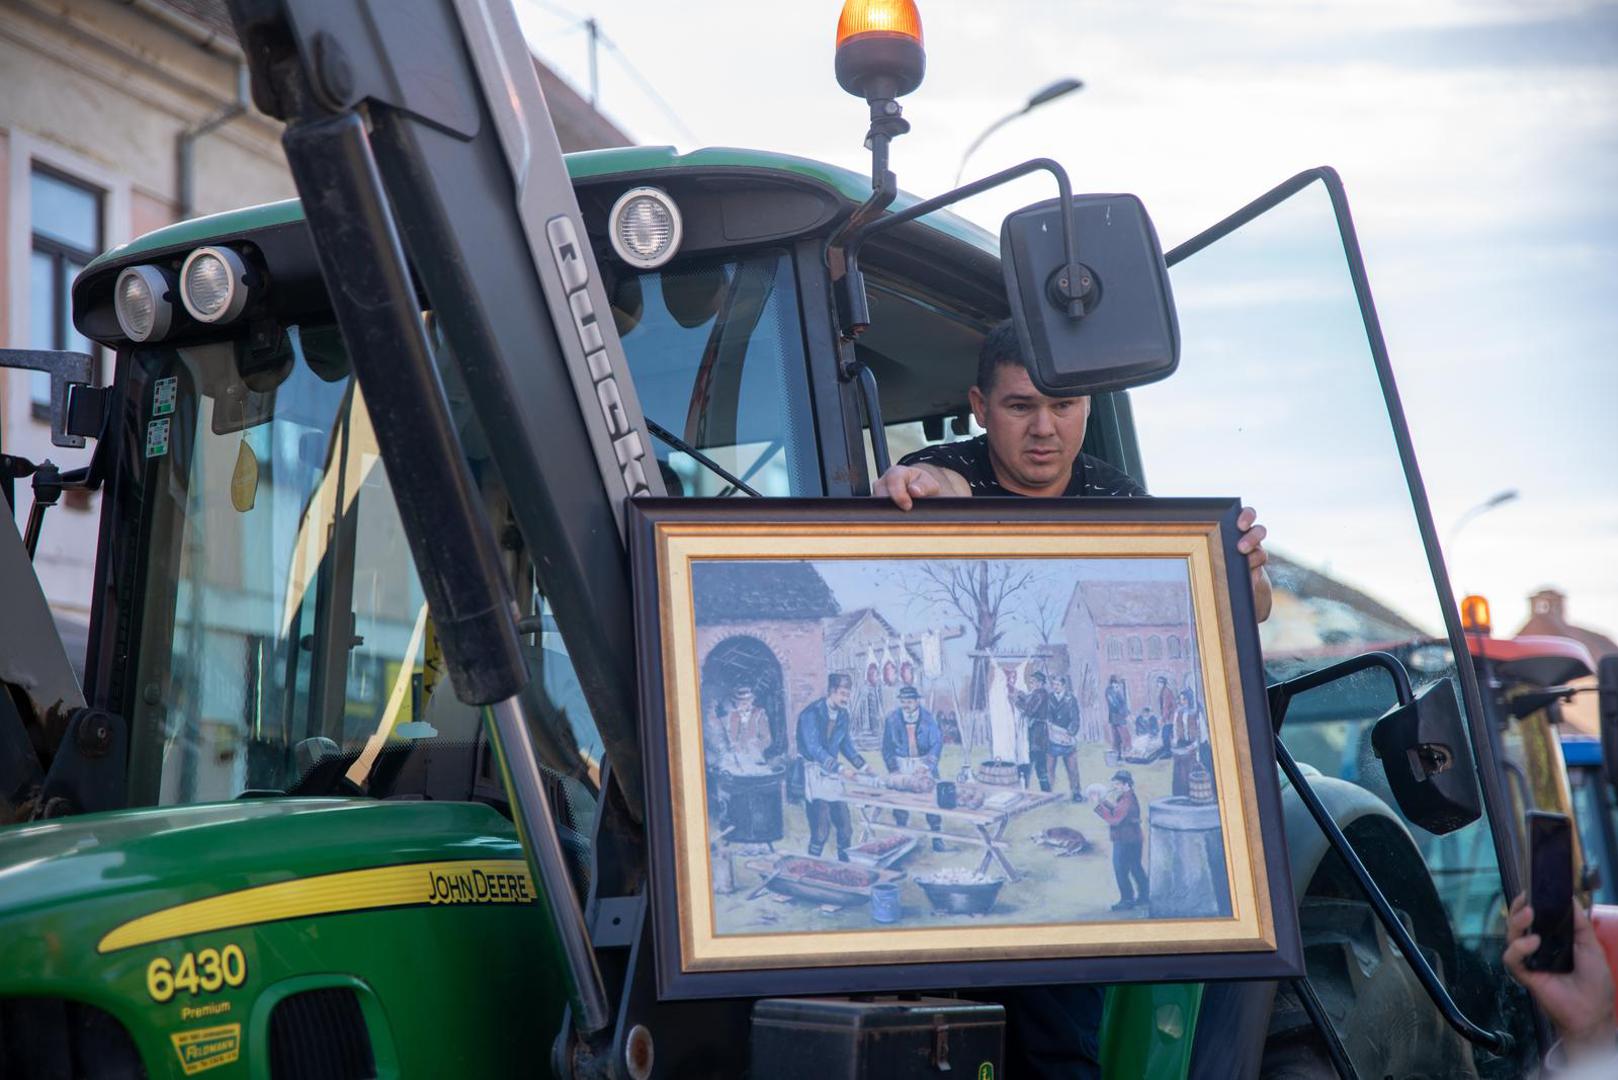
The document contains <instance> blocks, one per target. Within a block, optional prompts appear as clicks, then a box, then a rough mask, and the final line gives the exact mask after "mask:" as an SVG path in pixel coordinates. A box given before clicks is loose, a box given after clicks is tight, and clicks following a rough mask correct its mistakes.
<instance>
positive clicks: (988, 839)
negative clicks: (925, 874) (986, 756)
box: [843, 782, 1063, 881]
mask: <svg viewBox="0 0 1618 1080" xmlns="http://www.w3.org/2000/svg"><path fill="white" fill-rule="evenodd" d="M956 789H957V791H958V792H959V791H966V790H968V789H972V790H977V791H981V792H983V794H984V796H985V797H990V798H992V797H993V796H994V795H997V794H999V793H1001V792H1015V793H1016V796H1017V797H1016V799H1015V800H1013V801H1012V802H1010V803H1008V804H1006V805H1005V806H979V807H972V808H968V807H965V806H955V807H950V808H948V809H946V808H944V807H942V806H939V805H938V802H937V798H936V796H934V794H933V793H932V792H930V791H929V792H927V793H925V794H923V793H920V792H912V791H891V790H888V789H886V788H878V787H873V786H867V785H865V784H856V783H846V782H845V783H844V785H843V790H844V793H845V794H844V795H843V799H844V801H846V802H848V803H849V804H851V805H853V806H856V807H858V808H859V812H860V836H859V840H860V842H861V843H864V842H865V841H867V840H870V839H871V838H872V837H873V836H875V835H876V830H877V829H889V830H892V831H893V832H898V833H904V834H906V835H909V836H915V837H920V838H926V837H941V838H944V839H949V840H957V841H960V842H962V843H966V844H972V845H974V846H978V847H981V848H983V861H982V862H980V863H978V867H977V872H978V873H980V874H981V873H983V872H984V871H986V870H988V868H989V864H990V863H991V862H998V863H999V864H1000V867H1001V869H1003V870H1005V872H1006V876H1007V878H1008V879H1009V880H1011V881H1021V880H1022V875H1021V874H1020V873H1018V872H1017V868H1016V867H1015V866H1013V865H1011V860H1010V859H1009V858H1007V856H1006V851H1005V847H1004V841H1005V838H1006V827H1007V826H1008V825H1010V824H1011V819H1012V818H1014V817H1018V816H1020V815H1022V814H1026V813H1027V812H1028V811H1030V810H1037V809H1038V808H1039V807H1041V806H1049V805H1050V804H1051V803H1054V802H1059V801H1061V799H1062V797H1063V796H1062V795H1060V794H1058V793H1056V792H1043V791H1023V790H1021V789H1020V788H1014V787H997V786H995V785H993V784H957V785H956ZM884 810H890V811H891V810H903V811H905V812H907V813H908V814H910V815H911V817H910V820H911V821H912V822H913V821H915V818H916V815H918V814H937V815H938V816H939V817H940V818H942V819H943V820H944V821H946V822H952V823H953V822H959V823H962V824H965V825H966V826H968V827H969V831H967V832H948V833H946V832H943V831H942V830H941V831H939V832H933V831H932V830H930V829H926V828H920V829H918V828H916V827H915V826H914V825H900V824H897V823H896V822H892V821H880V820H878V815H879V814H881V812H882V811H884Z"/></svg>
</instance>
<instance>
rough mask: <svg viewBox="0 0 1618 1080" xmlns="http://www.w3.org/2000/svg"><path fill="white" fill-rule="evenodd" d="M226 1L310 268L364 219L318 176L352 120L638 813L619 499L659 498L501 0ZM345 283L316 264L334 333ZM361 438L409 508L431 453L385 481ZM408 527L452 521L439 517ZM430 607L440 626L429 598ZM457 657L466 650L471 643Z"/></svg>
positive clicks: (380, 391)
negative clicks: (280, 157)
mask: <svg viewBox="0 0 1618 1080" xmlns="http://www.w3.org/2000/svg"><path fill="white" fill-rule="evenodd" d="M232 13H233V15H234V17H235V19H236V24H237V30H238V33H239V35H240V37H241V40H242V42H243V45H244V48H245V50H246V52H247V58H248V63H249V65H250V67H251V69H252V73H253V92H254V96H255V99H256V100H257V102H258V103H259V105H260V107H261V108H263V109H264V110H265V111H267V112H270V113H272V114H274V115H276V116H279V117H281V118H282V119H284V120H286V121H287V124H288V127H287V132H286V135H285V137H284V140H283V141H284V144H285V146H286V150H287V156H288V161H289V163H290V164H291V166H292V170H293V174H294V177H295V179H296V180H297V182H298V188H299V193H300V195H301V196H302V198H303V203H304V212H305V215H306V216H307V218H308V220H309V223H310V227H311V229H313V230H314V239H315V244H316V248H317V250H319V251H320V252H321V256H322V262H323V266H325V267H327V275H328V278H330V277H331V276H332V273H331V268H330V265H329V262H328V258H327V256H328V252H331V253H332V254H340V253H341V250H342V249H343V248H344V247H345V246H346V244H347V241H345V240H342V239H339V238H341V237H345V236H347V237H350V238H352V237H353V236H354V234H355V233H356V231H362V230H364V229H367V228H370V227H371V223H367V222H361V221H360V220H359V217H360V214H361V212H362V211H361V209H360V208H358V207H355V206H353V205H348V204H347V203H346V201H345V200H344V199H341V198H339V197H338V195H337V192H336V190H335V187H334V184H333V183H332V180H331V177H330V175H329V173H330V170H331V169H332V168H336V167H339V166H336V165H334V164H333V163H332V162H330V161H329V160H326V159H329V157H330V155H332V154H333V153H334V152H335V147H334V145H333V144H332V137H333V132H332V131H331V129H330V128H329V127H325V126H323V125H329V124H331V123H332V122H334V121H341V120H342V119H343V118H351V119H352V120H354V121H356V122H361V123H363V125H364V128H365V136H366V137H365V139H364V141H365V143H366V144H367V148H368V152H369V155H370V156H371V157H373V158H374V167H375V170H376V171H377V173H378V174H379V176H380V179H381V183H382V186H383V188H384V189H385V192H386V200H385V203H386V205H385V206H383V207H382V208H380V211H379V213H381V214H382V215H383V216H385V217H388V218H390V219H391V222H392V223H393V227H394V228H396V229H397V234H398V237H399V239H400V240H401V241H402V242H403V246H404V249H405V251H406V252H408V254H409V257H410V262H411V268H412V269H413V270H414V272H415V275H416V277H417V279H418V280H419V281H420V282H421V284H422V286H423V288H424V289H425V292H426V297H425V302H426V303H427V304H430V305H431V307H432V308H433V310H434V311H435V313H436V318H437V319H438V320H439V323H440V325H441V326H442V327H443V330H444V334H445V336H446V338H447V339H448V341H449V344H450V345H451V347H452V350H453V352H454V354H455V357H456V358H457V361H456V362H457V363H458V365H459V367H460V369H461V370H460V373H461V376H462V378H463V381H464V383H465V386H466V390H467V394H468V396H469V398H470V401H471V403H472V406H473V409H474V411H475V413H476V416H477V419H478V422H479V423H480V425H481V426H482V428H483V429H484V431H485V432H486V433H487V435H488V442H489V445H490V447H491V448H492V452H493V458H494V461H495V465H496V467H497V468H498V469H499V472H500V475H501V478H502V480H503V482H504V485H505V488H506V490H507V491H508V492H509V493H510V494H511V497H512V502H513V509H514V513H515V515H516V517H517V524H518V527H519V528H520V529H521V531H522V533H523V536H524V539H525V540H526V541H527V543H528V547H529V550H530V551H531V552H533V553H534V554H535V560H534V561H535V570H536V573H537V574H538V576H539V583H540V586H541V588H542V590H543V591H544V593H545V595H546V597H547V599H548V600H549V602H550V605H551V608H552V610H553V611H554V613H555V616H556V621H557V625H558V627H559V629H560V630H561V632H562V634H563V637H564V638H565V639H566V641H567V643H568V651H569V655H570V657H571V659H572V661H573V664H574V666H575V669H576V671H577V674H578V678H579V682H580V685H581V687H582V689H583V692H584V695H585V698H586V700H587V701H588V703H589V706H590V711H591V713H592V715H593V717H594V719H595V721H596V725H597V727H598V729H599V730H600V732H601V736H602V740H603V742H604V744H605V747H606V750H607V753H608V755H609V756H610V757H611V758H612V759H613V761H614V764H615V765H616V768H614V770H613V775H614V776H615V777H616V778H617V782H618V784H619V786H620V788H621V789H622V791H623V794H624V796H625V800H626V802H627V804H628V806H629V807H630V809H631V811H632V812H633V813H634V814H635V816H636V817H638V816H639V812H640V778H641V769H640V763H639V753H638V748H637V737H636V734H635V648H634V641H633V630H632V609H631V606H630V584H629V573H628V564H627V559H626V556H625V553H624V546H623V540H622V504H623V500H624V499H625V498H627V497H629V496H631V495H636V494H661V493H662V480H661V477H660V475H659V474H658V471H657V469H656V467H655V464H650V463H652V462H653V460H654V459H653V457H652V453H651V443H650V440H649V438H648V436H647V435H646V433H645V425H644V421H643V419H642V417H641V413H640V407H639V403H638V400H637V398H636V397H635V393H634V388H633V386H632V385H631V383H630V380H629V377H628V373H627V367H626V365H625V363H624V358H623V348H622V345H621V344H620V343H619V341H618V335H617V331H616V328H615V327H614V325H613V322H612V319H611V318H610V317H606V313H607V311H608V307H607V299H606V294H605V292H604V290H603V289H602V286H601V283H600V279H599V275H598V273H597V269H596V264H595V259H594V256H593V255H592V254H591V253H590V251H589V247H588V241H587V240H586V239H585V234H584V227H583V223H582V221H581V219H580V216H579V210H578V203H577V201H576V199H575V198H574V195H573V189H572V186H571V184H570V183H569V181H568V177H567V172H566V167H565V165H564V163H563V160H562V154H561V150H560V147H559V146H558V144H557V141H556V135H555V131H554V129H553V127H552V126H551V122H550V118H549V114H548V113H547V112H546V109H545V102H544V97H543V94H542V92H541V90H540V87H539V83H538V79H537V76H536V75H535V73H534V69H533V61H532V58H531V56H530V54H529V52H528V49H527V46H526V45H525V44H524V42H523V38H522V34H521V32H520V30H519V28H518V26H517V22H516V18H515V16H514V15H513V13H512V11H511V7H510V4H509V2H508V0H494V2H490V0H357V2H353V3H343V4H331V3H326V2H324V0H232ZM491 102H492V104H491ZM306 183H312V184H315V185H316V188H315V189H314V190H310V189H308V188H307V187H306ZM350 284H351V283H350V282H349V281H346V280H343V279H339V280H335V281H328V285H329V286H330V291H331V293H332V297H333V303H334V305H336V307H337V313H338V316H339V321H340V322H342V323H343V329H344V332H345V335H346V334H347V333H348V331H349V325H348V323H346V322H343V318H342V317H343V309H344V307H345V306H349V303H350V301H352V300H353V299H354V297H352V296H345V295H344V294H345V292H347V291H348V290H349V286H350ZM598 313H599V314H600V315H601V316H602V317H600V318H598V317H597V314H598ZM389 347H391V346H389ZM351 348H352V345H351ZM390 363H391V361H390ZM359 367H360V361H359V360H358V359H356V371H357V373H358V374H359V377H360V381H361V387H362V388H363V390H364V392H365V396H366V401H367V404H368V406H369V407H370V408H371V410H372V412H373V414H374V413H375V412H376V410H377V408H378V404H379V402H381V401H384V400H385V399H386V398H387V397H388V396H389V393H390V390H395V389H397V387H396V386H391V385H388V384H387V383H384V385H381V386H377V385H374V384H373V383H372V382H368V381H367V380H366V379H365V378H364V374H363V372H360V371H359V370H358V369H359ZM393 370H394V371H396V370H397V369H396V368H394V369H393ZM417 422H419V417H418V418H417ZM378 436H379V439H382V440H383V451H384V456H385V459H386V461H387V464H388V469H389V475H390V477H393V478H394V488H395V493H396V496H397V498H398V499H399V502H400V510H401V514H406V513H407V511H406V508H405V505H404V504H405V502H406V500H407V499H409V498H414V497H417V496H419V495H420V494H421V493H420V492H419V491H418V490H415V489H418V488H420V487H422V486H424V485H425V484H426V483H428V482H429V480H428V478H429V477H430V476H431V475H432V474H433V472H434V471H441V470H442V469H443V468H444V466H443V465H442V464H436V465H435V464H434V463H431V462H422V461H420V460H419V459H420V458H421V457H422V456H423V455H422V454H421V453H420V452H418V453H416V454H415V455H414V457H416V458H417V459H418V461H417V463H416V467H414V468H409V469H408V471H406V472H405V473H404V474H403V476H400V475H399V473H398V471H397V470H396V469H395V459H394V457H393V456H389V455H388V450H387V447H386V436H385V435H384V433H383V432H382V431H381V430H380V426H379V430H378ZM403 449H405V448H401V451H402V450H403ZM417 450H418V451H419V450H420V448H419V447H418V448H417ZM643 462H644V463H648V465H647V466H643V464H642V463H643ZM441 480H442V478H441V477H440V481H441ZM440 481H432V482H434V483H436V482H440ZM437 509H438V510H439V511H446V510H448V509H449V508H448V507H444V506H442V505H440V506H439V507H438V508H437ZM465 509H466V510H467V511H469V510H470V507H466V508H465ZM423 524H424V525H426V526H430V527H431V531H434V532H439V533H444V532H448V533H450V534H453V533H455V532H456V531H457V530H455V529H453V528H449V527H448V523H447V522H446V521H445V520H444V518H443V517H442V516H437V515H436V514H434V515H428V516H427V517H425V518H424V521H423ZM406 526H407V528H410V521H409V518H408V517H406ZM413 532H414V530H412V533H413ZM456 543H469V541H467V540H466V538H464V537H461V538H458V539H457V540H456ZM439 546H440V547H442V546H443V545H439ZM438 554H439V555H440V556H441V557H439V558H434V557H433V553H431V552H429V553H427V557H426V558H425V560H424V559H423V555H422V553H421V552H419V551H418V553H417V555H418V558H417V562H418V565H419V568H420V570H421V574H422V577H423V579H424V583H426V579H427V578H428V577H429V575H433V576H439V575H443V576H444V579H445V580H447V581H455V582H458V583H459V585H458V586H457V589H456V590H455V591H457V592H459V591H461V589H460V586H464V585H465V584H466V578H467V576H468V575H467V574H466V573H465V572H464V568H465V565H466V564H467V563H468V562H472V561H474V560H473V559H472V552H471V551H462V552H460V553H459V556H458V557H457V555H456V553H453V552H445V551H440V552H439V553H438ZM427 588H428V589H429V598H430V599H431V589H432V586H431V584H427ZM506 599H508V600H509V597H507V598H506ZM447 606H448V607H450V608H451V609H452V610H453V608H454V600H449V602H448V605H447ZM434 622H435V625H436V626H437V627H438V628H439V632H440V637H441V640H442V634H443V630H444V629H445V626H444V623H443V621H442V620H440V618H439V612H438V609H437V608H436V607H435V608H434ZM451 629H453V628H451ZM501 636H503V635H501ZM511 640H512V642H513V643H515V637H514V636H513V637H512V639H511ZM444 644H445V649H446V659H447V660H449V661H450V662H451V664H452V665H453V664H454V663H455V658H454V657H452V656H450V655H449V651H450V648H451V643H450V642H447V641H446V642H445V643H444ZM486 644H487V643H486ZM465 662H466V663H467V664H470V665H474V666H476V665H477V664H478V662H479V657H478V656H476V655H473V656H468V657H466V658H465ZM452 675H453V670H452ZM456 686H457V691H458V692H459V691H460V690H461V689H462V684H461V682H460V681H459V680H457V681H456ZM464 696H465V695H464V694H463V697H464ZM477 696H479V697H480V698H482V699H484V700H485V701H486V700H490V698H491V695H490V694H489V693H487V692H485V693H482V694H479V695H477Z"/></svg>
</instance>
